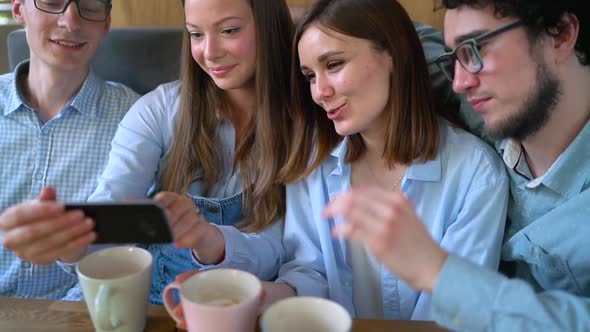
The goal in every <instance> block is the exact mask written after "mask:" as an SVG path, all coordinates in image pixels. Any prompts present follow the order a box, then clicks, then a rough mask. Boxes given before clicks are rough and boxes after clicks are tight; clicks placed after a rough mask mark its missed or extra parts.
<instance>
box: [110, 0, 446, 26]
mask: <svg viewBox="0 0 590 332" xmlns="http://www.w3.org/2000/svg"><path fill="white" fill-rule="evenodd" d="M398 1H399V2H400V3H401V4H402V5H403V6H404V8H405V9H406V10H407V11H408V13H409V14H410V16H411V17H412V18H413V19H415V20H418V21H420V22H422V23H426V24H429V25H432V26H434V27H436V28H439V29H442V26H443V18H444V10H442V9H440V7H441V5H440V2H441V1H440V0H398ZM313 2H314V0H287V3H288V4H289V6H290V7H291V9H292V12H293V13H294V16H296V15H298V14H300V13H301V12H302V11H303V10H305V8H306V7H307V6H309V5H310V4H312V3H313ZM112 17H113V26H115V27H129V26H182V25H183V15H182V6H181V4H180V0H113V12H112Z"/></svg>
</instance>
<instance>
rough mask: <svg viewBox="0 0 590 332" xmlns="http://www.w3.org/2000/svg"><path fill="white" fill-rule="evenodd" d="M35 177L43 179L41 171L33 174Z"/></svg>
mask: <svg viewBox="0 0 590 332" xmlns="http://www.w3.org/2000/svg"><path fill="white" fill-rule="evenodd" d="M35 179H37V180H43V173H37V174H36V175H35Z"/></svg>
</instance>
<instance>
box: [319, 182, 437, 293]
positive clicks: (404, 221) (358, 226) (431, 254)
mask: <svg viewBox="0 0 590 332" xmlns="http://www.w3.org/2000/svg"><path fill="white" fill-rule="evenodd" d="M335 216H341V217H343V218H344V219H345V220H346V222H345V223H342V224H338V225H336V227H335V228H334V230H333V233H334V235H335V236H343V237H344V238H347V239H351V240H353V241H356V242H358V243H361V244H364V245H365V246H366V247H367V249H368V250H369V251H370V252H371V253H372V254H373V255H374V256H375V257H376V258H377V259H378V260H379V261H381V262H382V263H383V264H384V265H385V266H387V267H388V268H389V269H390V270H391V272H393V273H395V274H396V275H397V276H399V277H400V278H402V279H403V280H405V281H406V282H408V283H409V284H410V285H412V286H413V287H415V288H417V289H421V290H425V291H427V292H432V290H433V289H434V286H435V285H436V280H437V278H438V274H439V272H440V270H441V268H442V266H443V264H444V262H445V260H446V258H447V253H446V252H445V251H444V250H443V249H442V248H441V247H440V246H439V245H438V244H437V243H436V242H434V240H433V239H432V237H431V236H430V234H429V233H428V231H427V230H426V228H425V227H424V225H423V224H422V222H421V220H420V219H419V218H418V216H417V214H416V210H415V209H414V206H413V205H412V203H411V202H410V201H409V200H408V199H407V197H406V196H405V195H404V194H403V193H400V192H392V191H386V190H384V189H381V188H375V187H373V188H364V189H353V190H351V191H349V192H347V193H345V194H342V195H340V196H338V197H336V198H334V199H333V200H332V201H331V202H330V203H329V204H328V206H327V207H326V209H325V210H324V217H326V218H331V217H335Z"/></svg>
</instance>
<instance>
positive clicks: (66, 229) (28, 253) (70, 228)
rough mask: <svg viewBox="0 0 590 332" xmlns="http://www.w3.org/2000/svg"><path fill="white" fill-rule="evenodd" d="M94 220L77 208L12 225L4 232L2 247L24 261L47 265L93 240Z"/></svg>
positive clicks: (94, 237)
mask: <svg viewBox="0 0 590 332" xmlns="http://www.w3.org/2000/svg"><path fill="white" fill-rule="evenodd" d="M93 228H94V222H93V221H92V220H90V219H85V218H84V215H83V213H82V212H81V211H69V212H68V213H67V214H64V215H63V216H60V217H57V218H53V219H49V220H45V221H41V222H37V223H33V224H29V225H27V226H24V227H19V228H15V229H13V230H11V231H9V232H7V233H5V234H4V239H3V240H4V243H3V244H4V246H5V247H6V248H8V249H11V250H12V251H14V253H15V254H16V255H17V256H18V257H20V258H22V259H25V260H28V261H31V262H33V263H35V264H47V263H51V262H53V261H55V260H56V259H58V258H59V257H62V256H67V255H68V254H69V253H71V252H73V251H77V250H80V249H82V248H83V247H85V246H87V245H89V244H91V243H92V242H93V241H94V240H95V239H96V234H95V233H94V232H93Z"/></svg>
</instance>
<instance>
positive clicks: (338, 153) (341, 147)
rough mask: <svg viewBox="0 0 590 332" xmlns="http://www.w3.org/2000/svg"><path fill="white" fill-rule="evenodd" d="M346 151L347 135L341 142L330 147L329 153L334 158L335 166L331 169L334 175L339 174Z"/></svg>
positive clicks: (342, 167)
mask: <svg viewBox="0 0 590 332" xmlns="http://www.w3.org/2000/svg"><path fill="white" fill-rule="evenodd" d="M347 153H348V137H344V138H343V139H342V142H340V144H338V146H336V148H334V149H332V151H331V152H330V155H331V156H332V157H334V158H335V159H336V168H335V169H334V170H333V171H332V174H334V175H341V174H342V171H343V169H344V165H345V164H346V154H347Z"/></svg>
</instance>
